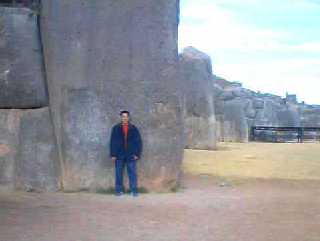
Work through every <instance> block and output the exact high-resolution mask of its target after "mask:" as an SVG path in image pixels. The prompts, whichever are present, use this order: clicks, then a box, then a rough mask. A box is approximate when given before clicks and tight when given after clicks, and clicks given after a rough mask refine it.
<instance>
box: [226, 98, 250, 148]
mask: <svg viewBox="0 0 320 241" xmlns="http://www.w3.org/2000/svg"><path fill="white" fill-rule="evenodd" d="M247 105H248V101H247V100H245V99H241V98H236V99H234V100H231V101H226V102H225V104H224V114H223V139H224V140H225V141H236V142H246V141H248V135H249V129H248V122H247V118H246V113H245V109H246V106H247Z"/></svg>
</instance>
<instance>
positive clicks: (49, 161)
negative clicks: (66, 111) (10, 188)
mask: <svg viewBox="0 0 320 241" xmlns="http://www.w3.org/2000/svg"><path fill="white" fill-rule="evenodd" d="M19 122H20V128H19V147H18V152H17V153H18V155H17V157H16V164H15V188H16V189H18V190H26V191H33V190H35V191H57V190H59V189H60V188H61V180H60V177H61V166H60V162H59V158H58V151H57V146H56V141H55V138H54V131H53V125H52V121H51V118H50V112H49V109H48V108H47V107H44V108H39V109H31V110H23V111H22V112H21V116H20V121H19Z"/></svg>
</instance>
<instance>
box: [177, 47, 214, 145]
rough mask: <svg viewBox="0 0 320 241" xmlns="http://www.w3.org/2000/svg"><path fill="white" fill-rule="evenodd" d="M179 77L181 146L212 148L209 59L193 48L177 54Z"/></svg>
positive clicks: (210, 70)
mask: <svg viewBox="0 0 320 241" xmlns="http://www.w3.org/2000/svg"><path fill="white" fill-rule="evenodd" d="M180 77H181V80H180V89H181V103H182V110H183V120H184V129H185V135H186V145H185V146H186V148H191V149H204V150H212V149H215V147H216V136H215V134H216V120H215V113H214V106H213V104H214V103H213V102H214V101H213V95H212V89H213V81H212V68H211V60H210V57H209V56H208V55H206V54H204V53H202V52H200V51H198V50H196V49H195V48H192V47H188V48H185V49H184V50H183V52H182V54H181V55H180Z"/></svg>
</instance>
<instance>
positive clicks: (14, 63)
mask: <svg viewBox="0 0 320 241" xmlns="http://www.w3.org/2000/svg"><path fill="white" fill-rule="evenodd" d="M42 67H43V61H42V54H41V45H40V42H39V34H38V28H37V18H36V15H34V14H33V13H32V12H31V11H30V10H28V9H24V8H5V7H1V8H0V108H35V107H43V106H47V105H48V96H47V92H46V87H45V81H44V74H43V73H44V72H43V68H42Z"/></svg>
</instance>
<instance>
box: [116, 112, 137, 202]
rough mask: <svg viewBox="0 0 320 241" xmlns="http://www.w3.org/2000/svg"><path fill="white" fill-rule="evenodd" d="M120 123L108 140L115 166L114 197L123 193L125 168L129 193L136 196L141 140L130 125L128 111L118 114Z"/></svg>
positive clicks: (135, 128) (135, 129)
mask: <svg viewBox="0 0 320 241" xmlns="http://www.w3.org/2000/svg"><path fill="white" fill-rule="evenodd" d="M120 117H121V123H119V124H116V125H115V126H113V128H112V132H111V140H110V156H111V159H112V162H113V163H114V164H115V191H116V195H118V196H119V195H122V194H123V193H124V186H123V171H124V167H125V166H126V167H127V173H128V177H129V186H130V193H131V195H132V196H137V195H138V190H137V171H136V162H137V160H138V159H140V157H141V152H142V140H141V135H140V133H139V130H138V128H137V127H135V126H134V125H133V124H131V123H130V121H129V118H130V113H129V111H121V112H120Z"/></svg>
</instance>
